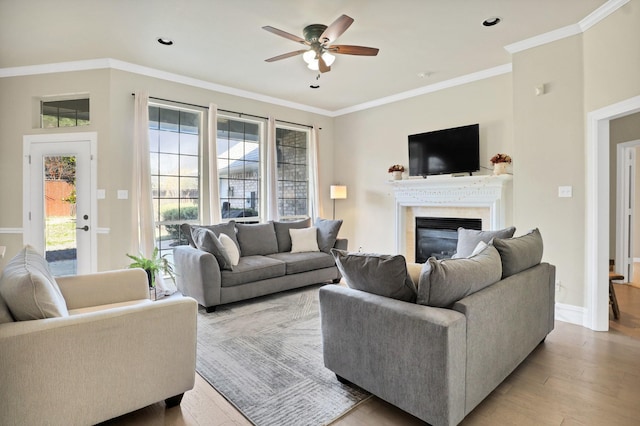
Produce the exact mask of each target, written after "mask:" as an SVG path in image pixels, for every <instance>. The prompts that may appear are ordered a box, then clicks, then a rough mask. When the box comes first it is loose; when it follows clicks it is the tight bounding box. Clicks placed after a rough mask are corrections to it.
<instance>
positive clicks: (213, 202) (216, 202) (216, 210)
mask: <svg viewBox="0 0 640 426" xmlns="http://www.w3.org/2000/svg"><path fill="white" fill-rule="evenodd" d="M208 128H209V133H208V139H209V224H210V225H212V224H216V223H220V222H222V215H221V213H220V211H221V209H220V176H219V175H218V148H217V147H218V144H217V138H218V106H217V105H216V104H209V123H208Z"/></svg>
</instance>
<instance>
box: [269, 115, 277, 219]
mask: <svg viewBox="0 0 640 426" xmlns="http://www.w3.org/2000/svg"><path fill="white" fill-rule="evenodd" d="M266 186H267V200H266V207H267V208H266V210H267V212H266V213H267V215H266V220H267V221H269V220H278V218H279V215H278V193H277V188H278V152H277V149H276V121H275V119H274V118H273V117H269V120H268V121H267V183H266Z"/></svg>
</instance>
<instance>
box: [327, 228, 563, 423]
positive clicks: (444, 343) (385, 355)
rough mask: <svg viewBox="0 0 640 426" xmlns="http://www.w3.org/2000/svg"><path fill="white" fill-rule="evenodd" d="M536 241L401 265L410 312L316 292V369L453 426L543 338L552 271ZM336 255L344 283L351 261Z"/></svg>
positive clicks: (549, 325)
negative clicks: (412, 289) (411, 287)
mask: <svg viewBox="0 0 640 426" xmlns="http://www.w3.org/2000/svg"><path fill="white" fill-rule="evenodd" d="M536 232H537V230H536V231H535V232H533V233H531V234H527V235H525V236H523V237H518V238H513V239H504V240H502V239H495V240H494V242H493V246H489V247H488V248H487V250H485V251H482V252H481V254H479V255H476V256H473V257H471V258H469V259H466V258H463V259H451V260H445V261H436V260H435V259H429V261H427V263H426V264H424V265H411V264H410V265H408V268H405V269H406V270H408V272H406V273H407V274H408V275H409V276H411V275H412V276H413V279H412V280H410V281H413V282H416V283H419V285H418V288H417V290H416V297H415V298H416V299H417V301H418V303H414V302H413V301H412V300H409V299H410V298H409V299H407V297H404V298H405V299H406V300H398V299H402V298H403V297H396V298H391V297H387V296H385V295H380V294H373V293H372V292H367V291H363V290H357V289H354V288H349V287H344V286H339V285H330V286H325V287H323V288H321V289H320V311H321V321H322V338H323V352H324V363H325V366H326V367H327V368H329V369H330V370H332V371H333V372H335V373H336V375H337V376H338V379H339V380H341V381H344V382H352V383H354V384H356V385H358V386H360V387H362V388H363V389H365V390H367V391H369V392H371V393H373V394H374V395H376V396H378V397H380V398H381V399H383V400H386V401H388V402H389V403H391V404H393V405H395V406H397V407H399V408H401V409H403V410H405V411H407V412H408V413H411V414H413V415H414V416H416V417H418V418H420V419H422V420H424V421H426V422H428V423H430V424H432V425H435V426H440V425H447V426H449V425H456V424H458V423H459V422H461V421H462V419H463V418H464V417H465V416H466V415H468V414H469V413H470V412H471V411H472V410H473V409H474V408H475V407H476V406H477V405H478V404H479V403H480V402H481V401H482V400H483V399H484V398H485V397H486V396H487V395H489V393H491V392H492V391H493V390H494V389H495V388H496V387H497V386H498V385H499V384H500V383H501V382H502V381H503V380H504V379H505V378H506V377H507V376H508V375H509V374H510V373H511V372H512V371H513V370H514V369H515V368H516V367H517V366H518V365H519V364H520V363H521V362H522V361H523V360H524V359H525V358H526V357H527V356H528V355H529V354H530V353H531V351H533V350H534V349H535V348H536V346H537V345H538V344H539V343H540V342H542V341H543V340H544V339H545V337H546V336H547V334H548V333H549V332H551V331H552V330H553V327H554V303H555V301H554V297H555V296H554V294H555V292H554V283H555V267H554V266H553V265H550V264H548V263H540V258H541V256H542V242H541V238H540V237H539V232H538V233H537V235H536ZM530 240H536V241H534V244H531V241H530ZM494 246H495V247H494ZM531 246H537V248H534V249H532V247H531ZM532 251H535V253H532ZM336 256H337V257H338V266H339V267H340V268H341V271H342V273H343V274H344V278H345V280H346V281H347V283H349V278H351V277H350V276H349V275H353V274H354V272H355V271H356V268H355V266H357V261H358V259H357V257H356V256H353V255H349V254H345V253H342V259H340V258H339V257H340V254H336ZM496 256H497V259H498V260H497V265H496ZM353 259H355V260H354V261H353V262H352V263H354V264H350V263H349V261H351V260H353ZM368 262H370V263H371V262H372V259H368ZM385 262H386V263H387V264H388V263H389V262H390V260H389V259H386V258H385V259H382V260H379V261H378V263H379V264H380V265H381V264H382V263H385ZM396 263H400V262H396ZM496 268H498V271H496V270H495V269H496ZM343 269H344V270H343ZM364 269H366V268H364ZM360 271H361V273H362V271H363V268H362V267H361V268H360ZM369 272H371V271H369ZM376 275H377V276H384V274H380V272H379V271H378V273H377V274H376ZM369 276H374V274H369ZM494 277H497V279H495V278H494ZM357 278H358V277H356V278H355V280H354V281H356V282H355V286H358V284H362V283H358V282H357V281H358V280H357ZM491 281H493V282H491ZM402 285H404V286H406V283H403V284H398V283H397V288H401V287H402ZM426 287H430V288H426ZM378 293H379V292H378ZM395 294H400V293H398V292H397V291H396V293H395ZM447 299H448V300H447ZM407 300H408V301H407ZM430 305H431V306H430Z"/></svg>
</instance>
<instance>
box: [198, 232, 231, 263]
mask: <svg viewBox="0 0 640 426" xmlns="http://www.w3.org/2000/svg"><path fill="white" fill-rule="evenodd" d="M191 238H193V242H194V243H195V245H196V248H197V249H198V250H202V251H206V252H207V253H211V254H212V255H213V257H215V258H216V260H217V261H218V265H220V269H221V270H227V271H232V270H233V265H232V264H231V259H229V255H228V254H227V250H226V249H225V248H224V246H223V245H222V243H221V242H220V240H219V239H218V237H216V234H214V232H213V231H211V230H210V229H207V228H199V227H192V228H191Z"/></svg>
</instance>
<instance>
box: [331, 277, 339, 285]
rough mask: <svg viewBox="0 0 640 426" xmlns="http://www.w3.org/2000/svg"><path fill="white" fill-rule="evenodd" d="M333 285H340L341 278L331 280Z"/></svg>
mask: <svg viewBox="0 0 640 426" xmlns="http://www.w3.org/2000/svg"><path fill="white" fill-rule="evenodd" d="M331 282H332V283H334V284H338V283H339V282H340V278H334V279H332V280H331Z"/></svg>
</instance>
